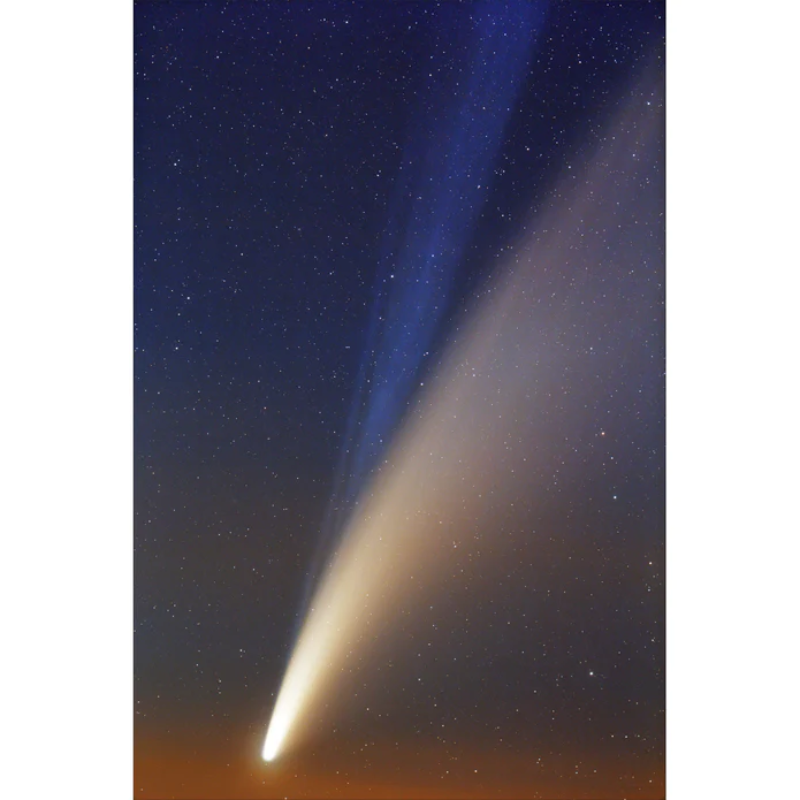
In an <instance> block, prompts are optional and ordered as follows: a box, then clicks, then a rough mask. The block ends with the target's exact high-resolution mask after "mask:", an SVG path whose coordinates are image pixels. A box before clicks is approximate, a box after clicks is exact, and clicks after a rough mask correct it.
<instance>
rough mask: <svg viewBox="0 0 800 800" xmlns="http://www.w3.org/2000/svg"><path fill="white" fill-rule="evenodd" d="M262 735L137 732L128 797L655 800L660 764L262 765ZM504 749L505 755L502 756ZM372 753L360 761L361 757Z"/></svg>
mask: <svg viewBox="0 0 800 800" xmlns="http://www.w3.org/2000/svg"><path fill="white" fill-rule="evenodd" d="M262 735H263V731H256V730H255V729H253V730H251V731H248V732H245V733H242V732H241V731H238V732H237V731H234V730H231V731H229V732H227V733H223V732H221V731H217V732H216V733H215V734H213V737H215V738H212V735H211V734H200V733H194V734H192V733H189V732H187V731H180V732H178V731H175V732H174V735H170V734H168V733H165V732H163V731H161V732H160V733H159V734H158V735H152V734H150V733H147V732H143V731H137V742H136V755H135V763H134V787H135V793H134V796H135V797H136V798H142V799H144V798H149V800H161V798H176V800H177V799H178V798H183V799H184V800H222V799H223V798H224V799H225V800H256V798H259V799H261V798H263V799H264V800H267V798H284V797H289V798H298V799H299V800H302V799H303V798H305V800H315V798H316V799H317V800H323V799H325V800H327V798H330V799H331V800H335V799H336V798H340V799H341V800H351V799H352V800H356V798H374V800H423V799H427V800H456V799H457V798H458V799H459V800H462V799H463V800H488V798H497V800H523V799H527V798H531V799H532V798H539V799H540V800H548V799H552V800H561V799H562V798H563V799H564V800H566V798H574V800H601V799H604V798H607V799H608V800H612V798H613V799H614V800H616V799H617V798H628V800H658V798H662V797H664V793H665V774H664V765H663V759H662V758H661V756H660V755H658V754H653V755H648V754H646V753H640V754H639V755H638V756H632V755H631V754H630V753H629V752H628V751H627V750H626V747H625V744H624V743H621V745H620V747H619V748H618V749H617V750H613V749H611V748H608V747H605V748H603V752H599V749H598V751H595V752H592V753H574V752H573V753H569V752H561V753H551V752H550V751H549V750H547V749H545V748H543V750H542V752H540V753H538V752H529V753H526V752H521V751H520V749H518V748H516V747H515V746H514V745H513V743H511V742H509V743H508V744H507V745H502V744H501V745H490V746H485V747H481V746H479V745H477V744H475V745H465V744H464V743H460V744H459V746H458V747H457V748H451V749H448V746H447V744H446V743H445V742H443V741H441V740H437V739H423V738H422V737H417V738H414V739H405V740H397V741H393V742H389V743H381V744H374V745H372V744H370V743H365V742H356V741H351V742H349V743H348V744H347V745H342V744H341V743H340V745H339V746H338V747H337V749H336V750H333V749H331V748H329V747H326V746H325V745H324V744H323V745H322V746H317V747H308V748H304V749H301V751H300V752H299V753H297V754H296V755H294V756H293V757H287V758H286V759H285V760H282V759H281V760H279V761H278V762H277V763H275V764H266V763H264V762H263V761H262V760H261V758H260V756H259V753H260V747H261V738H262ZM504 746H506V747H507V749H505V750H503V749H501V747H504ZM365 749H368V750H369V751H370V756H369V757H365V752H364V750H365Z"/></svg>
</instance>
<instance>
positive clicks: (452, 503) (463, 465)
mask: <svg viewBox="0 0 800 800" xmlns="http://www.w3.org/2000/svg"><path fill="white" fill-rule="evenodd" d="M655 91H657V90H654V92H655ZM654 92H651V93H650V95H648V96H653V94H654ZM636 96H643V95H642V94H639V93H637V94H636ZM658 105H659V104H656V103H654V104H653V106H652V107H651V106H644V105H643V104H639V106H635V104H633V103H632V104H631V105H630V107H629V108H628V109H627V111H625V112H623V113H622V115H621V117H620V118H618V119H617V121H616V124H615V125H613V126H612V127H613V130H612V131H610V133H611V134H613V135H609V136H607V137H606V139H605V144H603V145H602V146H601V148H600V152H598V154H597V155H596V156H595V158H594V159H593V160H592V161H591V162H589V163H588V164H587V165H586V168H585V170H576V171H575V172H572V173H571V174H570V176H569V178H568V179H566V180H565V181H564V182H563V183H562V185H561V186H560V187H558V188H559V191H558V192H557V193H556V194H555V195H554V197H555V198H557V199H554V200H553V202H552V204H551V206H550V207H549V209H548V210H547V211H546V212H544V213H543V214H542V215H541V216H540V217H539V218H538V219H537V220H536V224H535V225H532V226H531V227H530V228H529V230H530V231H531V232H530V233H529V235H528V238H527V239H525V240H524V241H522V242H521V243H520V244H519V245H518V246H517V247H516V248H515V249H514V251H513V252H512V253H511V254H509V255H508V256H507V257H506V263H505V265H504V266H503V267H501V269H500V270H499V272H498V273H497V274H498V276H499V277H498V279H497V280H496V281H495V283H494V285H493V286H492V287H491V289H490V290H489V291H486V292H484V294H483V298H482V299H481V301H480V303H479V304H478V305H477V306H476V307H475V308H473V309H472V310H471V311H470V313H469V314H468V315H467V316H465V317H464V319H463V321H462V324H461V325H460V327H459V332H458V335H457V337H456V339H455V341H454V342H453V344H452V346H451V347H450V349H449V350H448V352H447V353H446V355H445V357H444V359H443V361H442V363H441V365H440V367H439V369H438V371H437V374H436V376H435V379H434V380H432V381H428V382H426V386H425V390H424V393H423V394H422V395H421V396H420V398H419V402H418V403H417V405H416V407H415V410H414V411H413V413H411V414H409V416H408V417H407V419H406V421H405V423H404V425H403V427H402V429H401V431H400V432H399V433H398V435H397V437H396V438H395V440H394V442H393V444H392V447H391V448H390V450H389V452H388V454H387V458H386V462H385V464H384V466H383V468H382V469H381V471H380V472H379V473H378V475H377V476H376V477H375V478H374V480H373V482H372V484H371V485H370V486H369V487H367V489H366V491H365V492H364V494H363V496H362V497H361V498H360V501H359V504H358V506H357V507H356V509H355V510H354V512H353V514H352V516H351V518H350V520H349V521H348V524H347V526H346V527H345V530H344V531H343V532H342V536H341V541H340V544H339V547H338V550H337V551H336V553H335V554H334V556H333V557H332V558H331V560H330V562H329V563H328V565H327V567H326V569H325V571H324V573H323V575H322V578H321V581H320V583H319V585H318V587H317V589H316V592H315V594H314V598H313V601H312V604H311V608H310V610H309V612H308V614H307V616H306V619H305V621H304V624H303V627H302V629H301V631H300V635H299V636H298V639H297V641H296V643H295V647H294V650H293V652H292V656H291V658H290V660H289V664H288V666H287V669H286V673H285V675H284V679H283V683H282V685H281V687H280V691H279V693H278V697H277V701H276V704H275V708H274V711H273V714H272V718H271V720H270V724H269V728H268V731H267V736H266V741H265V742H264V747H263V751H262V755H263V758H264V760H265V761H274V760H275V759H277V758H278V757H279V756H281V755H283V754H284V753H285V752H286V751H287V749H289V748H291V747H294V746H296V745H297V743H298V742H299V741H300V740H301V739H302V738H304V736H307V735H308V734H309V732H310V731H311V730H316V731H320V730H322V729H323V728H321V726H320V718H321V717H322V716H324V715H325V714H331V713H333V712H334V711H335V710H336V709H337V707H338V708H341V705H342V704H343V702H344V700H345V699H346V698H347V697H349V696H350V695H349V694H348V692H347V691H346V684H347V682H348V681H349V680H350V677H349V676H351V675H354V674H355V673H356V672H357V671H359V670H363V669H364V668H365V667H367V666H369V665H370V661H371V659H374V658H375V657H376V653H380V652H381V648H384V647H385V646H387V645H389V646H396V644H397V640H398V638H400V637H401V636H402V635H405V633H407V630H408V626H410V625H411V624H412V623H414V621H415V620H419V619H421V617H422V616H423V615H422V614H421V609H427V608H428V607H429V606H428V603H429V602H430V597H431V594H432V593H433V592H434V591H436V589H437V588H438V587H440V586H441V585H442V584H443V583H445V582H447V581H448V580H450V576H455V575H459V574H460V575H463V573H464V570H466V571H467V572H469V570H470V569H471V562H470V561H469V560H468V558H469V554H470V551H471V550H473V551H474V550H475V548H476V545H475V543H476V542H477V541H479V539H480V537H481V536H482V535H483V533H485V532H486V531H491V530H493V529H495V528H496V521H497V520H503V519H508V517H509V515H510V514H512V513H514V511H513V510H512V509H514V508H515V507H520V506H524V505H526V504H527V505H530V504H531V503H535V502H537V498H540V497H543V496H544V492H545V491H546V485H545V484H546V476H550V478H552V476H553V475H554V474H556V473H558V472H559V470H563V469H566V468H565V467H562V464H563V463H564V447H565V445H564V440H563V437H562V438H561V439H560V440H556V438H555V434H554V433H553V431H559V430H562V431H563V430H575V431H576V436H578V435H580V430H581V427H582V425H583V422H584V416H583V415H584V414H585V411H584V409H585V408H587V406H588V405H589V404H590V402H592V399H591V398H592V394H591V393H592V392H599V389H598V387H599V386H601V385H603V384H602V382H603V381H606V380H609V379H608V378H607V376H609V375H612V374H614V370H615V369H616V368H617V361H618V358H619V355H618V354H617V353H614V352H613V348H611V347H608V348H605V349H603V350H601V349H600V348H598V347H597V346H596V345H597V344H598V341H597V336H596V334H595V338H592V334H591V333H590V332H591V331H592V330H594V331H597V330H606V329H605V328H604V327H603V325H604V324H605V321H606V320H609V319H611V320H619V323H618V324H619V325H620V326H625V325H626V324H627V323H626V319H627V317H628V315H629V314H630V313H631V312H630V306H629V303H628V299H627V295H626V291H625V289H624V287H625V286H627V285H628V284H626V283H625V281H630V277H629V276H630V275H631V274H634V273H635V270H636V269H637V268H638V267H639V265H640V264H641V263H642V250H641V247H642V245H641V243H640V241H639V239H637V238H636V237H634V236H630V237H627V238H625V239H621V238H620V239H618V240H615V242H614V247H613V248H610V247H609V242H608V240H607V239H606V234H605V233H604V232H605V231H609V230H613V231H617V230H619V229H622V228H623V225H625V224H627V222H628V221H630V220H636V219H639V220H644V219H650V218H651V217H652V218H653V219H656V218H657V217H658V215H659V213H660V212H661V211H662V210H663V198H662V195H661V192H660V189H659V188H658V187H653V186H651V185H650V184H648V183H647V182H645V181H642V180H639V176H638V175H637V173H636V170H637V169H641V168H642V167H641V166H640V165H641V164H643V162H645V161H646V160H647V158H648V157H649V158H651V159H652V158H653V157H657V155H658V153H659V152H660V151H659V149H658V148H659V145H658V137H659V132H660V131H661V129H662V126H663V119H662V117H661V112H660V111H657V110H656V108H657V106H658ZM634 148H635V149H636V151H637V153H639V154H640V156H641V157H640V158H639V159H637V161H635V162H634V165H635V166H632V165H631V158H630V153H631V152H632V151H633V149H634ZM578 172H581V173H582V180H576V178H577V173H578ZM621 174H624V175H625V176H626V182H625V183H624V185H623V184H621V183H620V180H619V175H621ZM573 175H574V176H576V177H575V178H573ZM565 274H567V275H569V276H571V281H570V284H569V289H568V290H565V288H564V287H565V282H564V281H563V279H562V278H563V276H564V275H565ZM598 276H601V278H602V287H603V294H602V297H600V298H599V299H600V301H601V302H595V300H596V299H597V298H598V289H597V286H598V283H597V281H598ZM652 291H656V289H653V290H652ZM593 314H597V315H598V316H597V318H596V319H593V318H592V315H593ZM575 320H581V325H575V324H574V321H575ZM620 330H626V329H625V328H624V327H622V328H620ZM608 335H609V336H611V335H616V334H614V332H613V331H611V332H610V333H609V334H608ZM620 338H621V337H620ZM565 343H566V344H565ZM581 353H590V354H591V361H589V360H588V359H589V358H590V357H589V356H587V357H586V359H587V360H586V361H580V360H579V359H580V358H582V357H583V356H581V355H580V354H581ZM586 364H591V369H592V370H593V371H592V372H589V371H588V367H586ZM573 375H579V376H581V379H580V380H572V379H571V376H573ZM570 380H571V382H570V383H568V384H566V383H565V381H570ZM565 385H568V387H569V391H565V388H564V387H565ZM553 398H559V399H558V402H555V401H554V399H553ZM556 423H557V424H556ZM559 474H563V473H559ZM506 538H507V537H506ZM505 546H506V545H505V544H504V541H503V537H502V536H498V537H495V538H494V539H492V541H491V542H489V541H486V545H485V546H481V547H480V548H479V549H480V551H481V552H480V554H479V555H480V559H481V570H483V569H484V566H483V565H484V564H485V563H486V559H493V558H494V559H498V562H499V560H500V559H501V558H503V557H505V556H507V555H508V551H507V550H505V551H504V550H503V547H505ZM526 546H531V547H533V546H534V540H533V539H532V540H531V542H530V543H526ZM454 579H455V578H454ZM465 583H467V581H465V580H463V579H461V585H462V586H463V585H464V584H465ZM383 652H384V653H385V650H384V651H383ZM381 675H382V676H383V677H385V676H386V672H385V671H384V672H382V673H381ZM362 683H363V681H362ZM343 687H344V688H343ZM359 691H360V690H359ZM301 722H302V723H303V724H301Z"/></svg>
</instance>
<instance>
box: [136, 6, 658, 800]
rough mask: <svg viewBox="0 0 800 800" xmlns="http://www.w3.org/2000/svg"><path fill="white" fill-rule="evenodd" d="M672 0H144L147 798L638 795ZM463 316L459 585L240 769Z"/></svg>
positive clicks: (141, 306)
mask: <svg viewBox="0 0 800 800" xmlns="http://www.w3.org/2000/svg"><path fill="white" fill-rule="evenodd" d="M663 11H664V8H663V4H662V3H658V2H629V3H624V2H623V3H605V2H589V1H584V2H559V3H551V4H549V5H547V4H541V5H536V6H534V5H531V4H527V3H525V4H520V5H514V4H511V3H502V4H492V3H441V4H437V3H420V2H398V3H362V4H345V3H322V2H308V3H292V4H288V3H287V4H264V3H236V4H222V3H169V2H165V3H136V4H135V19H134V23H135V93H134V113H135V178H136V184H135V192H134V210H135V288H134V298H135V324H136V329H135V348H136V352H135V529H134V537H135V554H134V567H135V598H134V603H135V640H134V644H135V664H134V667H135V787H134V788H135V796H137V797H168V796H175V797H209V798H211V797H213V798H223V797H241V798H255V797H279V796H286V795H288V796H294V797H308V798H314V797H342V798H347V797H431V798H433V797H441V798H447V797H453V798H455V797H473V798H486V797H508V798H510V797H517V798H527V797H531V798H532V797H540V798H548V797H552V798H556V797H584V798H600V797H608V798H616V797H648V798H657V797H660V796H662V795H663V793H664V724H665V720H664V513H665V509H664V470H663V465H664V307H663V301H664V220H663V210H664V197H663V194H664V188H663V182H664V170H663V167H664V165H663V160H664V158H663V156H664V142H663V112H664V109H663V60H664V20H663ZM526 253H527V254H528V255H523V254H526ZM514 281H517V283H514ZM519 281H524V282H523V283H522V284H520V283H519ZM509 285H510V286H511V287H512V288H513V287H517V288H519V292H515V291H510V293H509V298H510V299H509V300H508V303H507V304H506V305H502V304H501V306H500V308H501V310H503V309H505V310H504V311H502V313H499V312H497V313H495V312H493V313H491V314H488V315H487V313H486V312H485V309H486V308H487V307H488V308H495V311H496V307H495V306H493V305H492V303H493V302H495V301H494V300H493V298H496V297H498V296H502V294H503V287H507V286H509ZM520 287H521V288H520ZM512 301H513V302H512ZM497 302H499V301H497ZM506 312H507V313H506ZM486 319H489V320H490V321H492V320H495V321H496V320H506V321H507V320H509V319H511V321H512V323H513V324H511V325H509V326H508V327H507V328H503V327H502V325H503V323H502V322H497V324H498V325H499V326H500V328H501V333H500V334H498V337H497V339H496V340H492V341H494V344H493V345H492V347H489V346H488V344H487V345H486V351H485V353H484V362H483V364H482V365H481V366H482V369H480V370H479V372H480V375H482V376H483V377H482V378H478V380H479V381H481V386H482V389H481V392H482V394H481V393H478V394H476V395H475V400H474V403H475V404H477V405H476V409H475V411H474V415H473V421H474V424H473V426H472V428H471V430H469V431H463V430H458V429H454V431H453V434H452V437H451V440H452V447H451V446H450V445H449V442H450V441H451V440H448V439H447V437H446V436H444V434H442V438H443V443H442V444H441V447H442V448H443V450H442V452H443V454H445V456H446V455H447V454H448V453H449V454H452V456H453V458H454V463H455V461H457V458H456V455H458V457H460V458H462V462H464V461H466V462H467V463H466V465H465V466H464V470H465V474H468V475H469V476H470V478H469V484H468V485H467V484H466V483H464V482H462V483H458V482H456V485H457V486H460V487H461V488H460V489H459V490H458V491H460V492H464V495H463V496H458V495H457V493H454V491H452V490H448V493H447V497H446V499H447V503H444V504H443V506H442V508H444V507H445V506H446V507H447V508H450V507H451V506H458V507H459V508H466V509H468V512H469V513H468V514H467V513H466V512H465V516H464V518H463V519H459V520H458V524H459V526H460V527H459V535H463V536H465V537H467V538H468V542H466V543H462V542H461V540H459V542H460V543H461V544H462V550H461V551H460V555H459V557H460V558H462V559H463V561H460V562H458V568H459V569H460V568H462V567H463V568H465V570H466V571H465V572H463V573H459V574H460V575H462V576H464V577H463V579H461V578H459V581H460V582H459V583H458V585H457V586H456V585H455V583H453V582H452V581H451V582H449V583H448V581H447V580H446V578H447V576H449V575H450V574H451V573H452V574H455V570H456V567H455V564H456V562H455V561H454V562H452V565H453V569H449V567H450V566H451V565H450V564H446V566H442V564H443V563H444V562H442V561H441V557H440V556H437V561H436V564H437V565H438V568H441V572H442V581H441V584H438V583H437V582H436V581H433V582H432V583H431V585H430V586H429V587H428V590H427V591H428V592H429V594H427V595H425V597H426V598H430V601H428V600H427V599H426V601H425V605H424V606H422V607H421V608H420V607H419V606H420V603H419V602H417V601H421V597H422V594H420V596H419V597H418V598H414V597H411V594H413V592H411V591H410V590H409V592H408V593H407V594H408V597H407V604H408V606H409V609H410V608H411V607H412V606H414V610H413V613H412V611H411V610H409V612H408V615H406V616H403V613H402V612H403V609H404V607H405V606H404V603H406V598H405V597H403V596H401V599H400V600H399V601H398V606H397V615H396V617H397V618H396V619H395V621H394V622H392V619H391V617H387V622H386V629H387V630H388V631H390V633H387V634H386V636H385V637H384V639H382V640H381V641H380V642H378V650H379V652H380V654H381V658H382V659H383V660H382V661H381V663H380V665H379V667H380V668H378V667H376V664H375V661H374V659H373V658H372V657H370V658H369V659H367V658H364V659H363V660H361V659H359V658H358V657H356V661H355V662H354V664H353V672H352V676H351V677H349V678H348V679H346V680H344V681H343V682H342V684H341V685H339V686H338V687H337V691H336V699H337V702H336V703H335V704H334V703H331V708H330V713H329V714H328V717H327V718H326V720H325V721H321V722H320V725H319V727H318V729H317V730H315V731H313V732H312V734H311V735H310V736H309V737H308V740H307V741H306V742H305V743H304V744H303V746H302V747H298V748H297V750H296V751H294V752H292V753H291V754H289V755H287V758H286V759H285V761H283V762H282V763H279V764H276V765H265V764H263V763H262V762H261V761H260V758H259V753H260V747H261V743H262V741H263V735H264V733H265V730H266V725H267V722H268V720H269V717H270V713H271V711H272V707H273V704H274V702H275V698H276V696H277V692H278V690H279V688H280V684H281V679H282V676H283V673H284V669H285V667H286V664H287V661H288V659H289V657H290V654H291V651H292V646H293V644H294V642H295V641H296V637H297V635H298V631H299V630H301V629H302V623H303V621H304V616H303V612H304V609H305V608H306V606H307V603H308V601H309V598H310V597H311V596H312V594H313V590H314V588H315V587H316V586H317V585H318V581H319V576H320V574H321V573H322V572H323V571H324V567H325V564H326V563H328V559H329V557H330V553H331V551H332V549H334V548H335V547H336V544H337V542H339V541H340V537H341V535H342V532H343V528H344V527H345V525H346V521H347V520H348V519H349V518H350V517H351V515H352V513H353V511H354V508H355V507H356V504H357V503H358V502H359V499H360V498H362V497H363V496H364V495H365V493H368V492H369V491H370V490H371V487H372V486H373V485H374V480H375V479H376V476H377V475H378V474H379V472H380V471H381V470H383V471H384V472H386V473H390V472H391V470H392V463H391V462H392V457H393V453H396V452H397V451H396V448H397V447H401V446H402V442H403V441H404V439H403V437H404V430H405V429H406V427H407V426H408V425H409V424H410V423H409V420H413V419H415V418H416V417H415V415H417V414H422V413H423V411H424V409H425V408H428V407H429V406H431V405H432V406H435V408H437V409H440V412H436V411H434V412H431V414H432V418H433V419H434V420H437V419H438V417H437V413H444V412H446V411H447V410H448V409H452V407H453V404H452V403H447V402H442V401H441V400H437V398H438V397H439V395H437V394H436V392H435V390H430V387H431V386H436V385H437V381H438V382H441V381H442V380H445V382H446V379H443V377H442V376H443V375H447V374H450V373H448V369H450V367H448V365H451V366H452V364H451V360H450V356H449V353H451V351H452V349H453V348H454V347H455V348H456V349H457V348H458V343H459V342H460V341H462V339H463V337H464V336H465V335H467V334H465V331H467V332H469V331H471V333H469V335H471V336H473V339H474V341H475V342H476V345H475V346H476V347H477V348H478V350H477V351H475V352H478V351H480V352H483V351H481V350H480V346H481V343H486V342H488V341H489V338H488V334H487V333H486V332H485V331H486V325H489V327H491V325H490V323H487V322H486ZM470 352H472V351H470ZM458 366H459V369H460V368H461V367H463V364H462V363H461V362H459V365H458ZM452 368H453V369H455V367H452ZM459 374H461V373H459ZM426 387H427V388H428V389H429V390H430V392H431V395H432V396H433V399H431V395H429V394H428V393H427V391H426ZM491 392H493V393H494V394H493V395H492V396H493V397H495V396H496V398H497V403H498V404H499V406H502V407H504V408H508V409H513V412H514V414H513V418H511V417H506V421H505V422H504V423H503V425H506V423H508V427H507V428H506V427H502V426H501V427H497V426H494V427H493V425H494V423H492V422H491V421H490V418H491V419H494V418H493V417H491V413H490V409H491V408H492V407H493V406H492V405H491V403H490V402H489V401H485V402H484V401H482V400H481V398H482V397H484V398H485V397H488V396H489V393H491ZM445 395H446V393H445ZM526 397H527V398H528V402H529V403H530V404H529V405H525V403H522V402H521V398H526ZM437 403H438V405H437ZM504 403H505V404H506V405H505V406H503V404H504ZM426 404H428V405H426ZM420 409H422V410H423V411H420ZM425 413H427V412H425ZM431 424H433V423H431ZM444 425H445V423H444V422H442V423H441V424H438V423H436V424H435V425H434V427H433V428H432V430H438V431H440V432H441V431H449V429H447V428H445V427H444ZM500 434H502V435H503V436H505V437H506V438H505V439H503V441H504V442H507V443H508V447H509V448H510V450H509V452H511V453H512V456H509V460H508V461H507V462H506V461H502V459H501V460H498V458H497V455H496V448H493V447H490V446H488V445H487V446H486V447H485V448H484V449H483V450H482V447H481V442H490V441H493V439H492V437H496V436H498V435H500ZM512 440H513V441H512ZM465 442H467V444H466V445H465V444H464V443H465ZM393 448H395V449H393ZM412 450H413V448H412ZM462 462H459V463H462ZM409 463H412V464H418V463H420V462H419V461H418V460H416V461H415V460H413V459H412V461H411V462H409ZM511 467H513V468H514V473H513V474H514V479H513V480H510V479H509V475H510V473H508V472H504V471H503V470H504V469H506V468H508V469H511ZM478 473H479V476H478ZM476 476H478V477H476ZM479 486H480V487H486V486H489V487H490V489H489V491H488V492H486V497H484V491H478V489H476V487H479ZM470 489H472V490H473V491H471V492H470ZM443 499H444V498H443ZM462 501H463V502H462ZM431 508H433V506H432V507H431ZM512 509H513V510H512ZM431 513H432V512H431ZM442 513H443V515H444V511H443V512H442ZM455 518H456V517H454V516H452V515H451V516H450V517H448V519H451V520H452V519H455ZM446 567H447V568H446ZM415 602H416V605H414V603H415ZM331 700H333V698H331ZM334 706H335V707H334Z"/></svg>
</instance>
